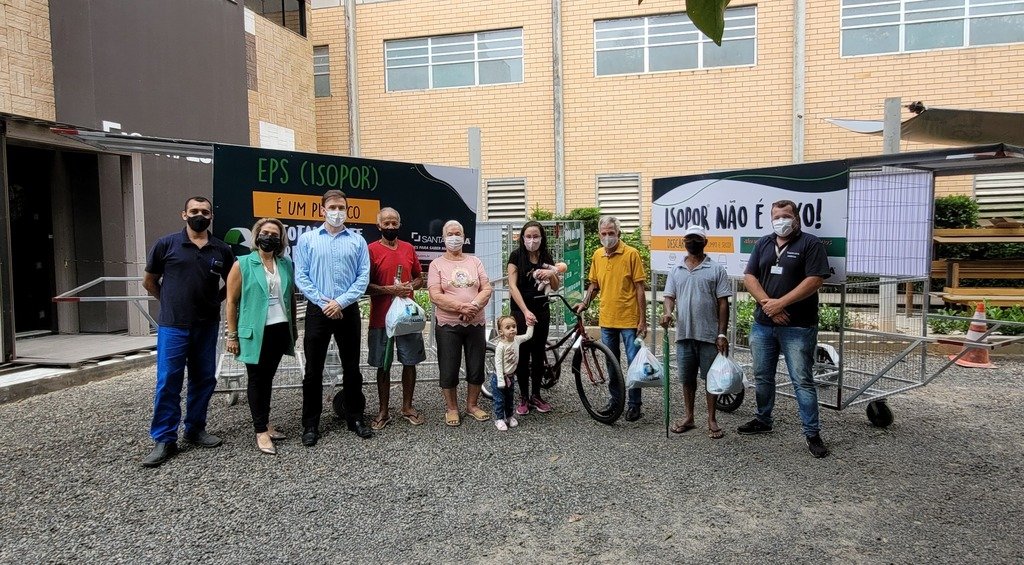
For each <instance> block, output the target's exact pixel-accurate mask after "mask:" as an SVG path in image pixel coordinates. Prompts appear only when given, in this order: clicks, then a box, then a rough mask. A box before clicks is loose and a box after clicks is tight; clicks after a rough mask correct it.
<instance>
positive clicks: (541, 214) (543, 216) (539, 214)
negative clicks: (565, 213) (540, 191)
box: [530, 204, 555, 222]
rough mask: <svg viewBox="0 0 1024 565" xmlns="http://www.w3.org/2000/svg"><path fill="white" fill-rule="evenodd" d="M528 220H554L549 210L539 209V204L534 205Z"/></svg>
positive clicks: (552, 213) (553, 215) (553, 214)
mask: <svg viewBox="0 0 1024 565" xmlns="http://www.w3.org/2000/svg"><path fill="white" fill-rule="evenodd" d="M530 219H531V220H536V221H538V222H546V221H548V220H553V219H555V213H554V212H552V211H551V210H545V209H543V208H541V207H540V204H534V205H533V211H532V212H530Z"/></svg>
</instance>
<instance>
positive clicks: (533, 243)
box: [523, 237, 540, 251]
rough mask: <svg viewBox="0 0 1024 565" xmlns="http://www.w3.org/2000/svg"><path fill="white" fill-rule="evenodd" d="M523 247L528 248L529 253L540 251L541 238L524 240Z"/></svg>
mask: <svg viewBox="0 0 1024 565" xmlns="http://www.w3.org/2000/svg"><path fill="white" fill-rule="evenodd" d="M523 246H524V247H526V250H527V251H536V250H538V249H540V238H539V237H527V238H523Z"/></svg>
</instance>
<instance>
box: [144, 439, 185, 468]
mask: <svg viewBox="0 0 1024 565" xmlns="http://www.w3.org/2000/svg"><path fill="white" fill-rule="evenodd" d="M177 452H178V444H177V443H175V442H173V441H172V442H170V443H157V444H156V445H154V446H153V451H150V452H149V455H147V456H146V458H145V459H143V460H142V466H143V467H159V466H160V465H162V464H163V462H164V461H167V460H168V459H170V458H171V457H174V454H175V453H177Z"/></svg>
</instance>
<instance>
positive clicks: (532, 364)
mask: <svg viewBox="0 0 1024 565" xmlns="http://www.w3.org/2000/svg"><path fill="white" fill-rule="evenodd" d="M545 306H547V305H545ZM532 312H533V315H534V316H537V325H536V326H533V337H532V338H530V340H529V341H526V342H523V344H522V345H520V346H519V365H518V366H517V367H516V380H517V381H518V382H519V395H520V396H519V398H520V399H521V401H522V402H524V403H525V402H529V400H530V396H531V395H533V396H540V381H541V378H542V377H543V376H544V356H545V355H547V353H546V352H545V351H544V349H545V348H546V347H547V345H548V326H550V325H551V310H550V309H549V308H547V307H539V308H537V309H536V310H532ZM512 316H513V317H514V318H515V319H516V327H517V328H518V330H519V334H520V335H522V334H524V333H526V316H524V315H523V313H522V312H521V311H520V310H518V309H514V310H512Z"/></svg>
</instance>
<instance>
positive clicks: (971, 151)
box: [847, 143, 1024, 176]
mask: <svg viewBox="0 0 1024 565" xmlns="http://www.w3.org/2000/svg"><path fill="white" fill-rule="evenodd" d="M847 162H848V163H849V164H850V168H851V169H860V170H864V169H870V168H878V167H886V166H892V167H903V168H907V169H917V170H921V171H930V172H932V173H933V174H935V175H936V176H951V175H976V174H983V173H1007V172H1016V171H1024V148H1021V147H1018V146H1015V145H1007V144H1005V143H996V144H992V145H978V146H972V147H957V148H951V149H933V150H929V151H912V152H909V153H892V154H885V155H872V156H869V157H854V158H851V159H847Z"/></svg>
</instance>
